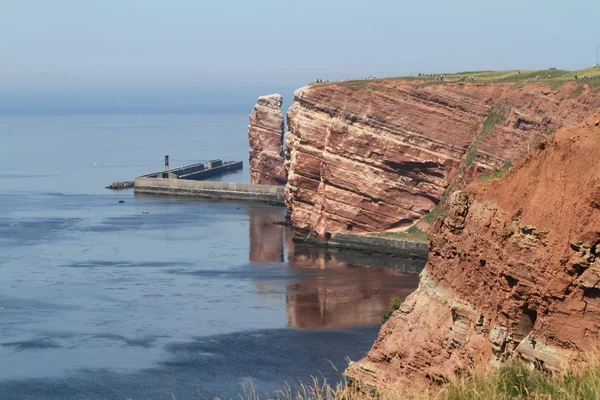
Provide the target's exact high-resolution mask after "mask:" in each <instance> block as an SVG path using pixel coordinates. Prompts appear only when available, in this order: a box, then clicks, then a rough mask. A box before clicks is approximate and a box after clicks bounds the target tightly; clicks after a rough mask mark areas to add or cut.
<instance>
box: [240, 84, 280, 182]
mask: <svg viewBox="0 0 600 400" xmlns="http://www.w3.org/2000/svg"><path fill="white" fill-rule="evenodd" d="M282 103H283V99H282V97H281V95H279V94H270V95H267V96H261V97H259V98H258V101H257V103H256V105H255V106H254V109H253V110H252V114H250V126H248V141H249V142H250V182H251V183H252V184H255V185H285V183H286V182H287V174H286V171H285V168H284V167H283V114H282V113H281V104H282Z"/></svg>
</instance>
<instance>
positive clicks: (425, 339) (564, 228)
mask: <svg viewBox="0 0 600 400" xmlns="http://www.w3.org/2000/svg"><path fill="white" fill-rule="evenodd" d="M599 154H600V113H598V114H596V115H595V116H594V117H592V119H590V120H588V121H587V122H586V123H584V124H583V125H581V126H578V127H575V128H566V129H562V130H560V131H559V132H557V133H556V135H555V136H554V137H553V138H549V139H548V142H547V143H542V144H541V145H540V146H539V149H536V150H535V151H532V153H531V154H530V155H528V156H527V157H525V158H524V159H523V160H522V161H521V162H520V164H519V165H518V166H517V167H515V168H513V170H512V171H511V172H510V173H509V174H508V175H507V176H505V177H504V178H502V179H500V180H493V181H489V182H487V183H483V184H482V183H479V184H475V185H471V186H469V187H468V188H467V189H465V190H464V191H459V192H456V193H454V194H453V195H452V197H451V200H450V208H449V210H448V212H447V213H446V215H445V217H444V218H443V219H442V220H440V221H438V222H437V223H436V224H435V225H434V226H433V229H432V231H431V232H430V241H431V244H430V255H429V260H428V263H427V266H426V267H425V270H424V272H423V274H422V277H421V282H420V285H419V288H418V289H417V291H416V292H414V293H413V294H411V295H410V296H409V297H408V298H407V300H406V302H405V303H404V304H403V305H402V307H401V308H400V310H399V311H397V312H395V313H394V315H393V316H392V317H391V318H390V320H389V321H388V322H387V323H386V324H385V325H384V326H383V327H382V328H381V331H380V334H379V338H378V339H377V341H376V343H375V344H374V346H373V348H372V349H371V351H370V352H369V354H368V355H367V357H366V358H365V359H363V360H361V361H360V362H358V363H354V364H352V365H351V366H350V367H349V369H348V371H347V374H348V375H349V376H350V377H351V378H352V379H353V380H355V381H356V382H357V383H358V385H359V386H360V387H362V388H363V389H366V390H370V388H371V387H378V388H380V389H382V390H385V389H390V388H393V387H396V386H403V385H404V387H406V385H405V384H406V383H407V382H410V387H411V388H412V389H415V388H416V389H418V388H423V387H425V386H427V385H430V384H439V383H442V382H445V381H447V380H448V379H450V378H451V377H452V376H453V375H454V374H455V373H457V372H459V371H463V370H464V369H465V368H469V367H471V366H479V367H482V366H489V365H494V364H497V363H499V362H501V361H502V360H504V359H506V358H507V357H509V356H511V355H512V356H520V357H522V358H525V359H527V360H532V361H537V362H538V363H539V364H541V365H543V366H545V367H546V368H550V369H552V368H555V367H557V366H558V365H559V363H561V361H564V360H569V359H573V358H578V357H582V355H584V354H585V351H586V350H589V349H592V348H596V347H597V343H598V339H599V334H600V264H599V263H598V261H597V260H598V259H597V257H598V256H600V157H599V156H598V155H599Z"/></svg>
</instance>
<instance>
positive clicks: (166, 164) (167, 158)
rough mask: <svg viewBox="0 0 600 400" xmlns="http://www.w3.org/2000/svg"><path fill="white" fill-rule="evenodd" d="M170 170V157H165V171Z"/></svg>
mask: <svg viewBox="0 0 600 400" xmlns="http://www.w3.org/2000/svg"><path fill="white" fill-rule="evenodd" d="M168 169H169V155H168V154H167V155H166V156H165V171H166V170H168Z"/></svg>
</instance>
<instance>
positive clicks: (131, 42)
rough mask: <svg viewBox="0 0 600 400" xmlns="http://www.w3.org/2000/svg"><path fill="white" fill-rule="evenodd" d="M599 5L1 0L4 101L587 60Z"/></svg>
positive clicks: (264, 89) (435, 0)
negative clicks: (92, 93)
mask: <svg viewBox="0 0 600 400" xmlns="http://www.w3.org/2000/svg"><path fill="white" fill-rule="evenodd" d="M550 3H552V4H550ZM599 15H600V2H598V1H591V0H584V1H580V2H576V3H571V2H559V1H554V0H553V1H552V2H550V1H548V0H544V1H538V0H520V1H514V0H503V1H502V2H485V1H481V0H478V1H470V0H469V1H461V0H453V1H448V0H429V1H411V2H408V1H403V0H395V1H383V0H371V1H368V2H367V1H356V0H343V1H341V0H340V1H338V0H335V1H334V0H331V1H329V0H319V1H315V0H302V1H291V0H243V1H242V0H212V1H205V0H169V1H166V0H52V1H50V0H1V1H0V55H1V56H0V89H2V91H3V92H4V96H3V95H2V93H0V108H3V109H5V110H6V109H8V108H10V107H11V104H10V102H11V101H14V102H15V104H21V103H19V101H22V102H24V103H23V104H25V103H27V102H28V101H29V102H31V101H33V100H32V99H33V98H35V99H36V100H35V101H38V102H43V101H44V100H43V98H44V96H46V97H50V98H52V97H53V96H55V94H56V93H62V94H63V95H64V96H67V97H68V96H71V97H70V98H71V101H75V100H74V99H77V98H78V96H80V97H85V93H87V92H94V93H96V94H98V95H99V97H102V96H105V97H106V96H108V97H107V98H118V97H119V96H120V95H117V94H118V93H120V94H124V98H127V96H130V97H131V99H133V98H137V97H139V98H140V99H143V98H144V97H145V98H148V97H149V96H148V94H149V93H161V92H164V93H165V94H167V95H168V96H173V98H181V95H180V94H181V93H188V92H189V93H192V92H193V93H198V91H204V92H203V93H205V94H206V93H215V92H219V93H226V92H227V93H231V94H232V93H235V92H236V91H239V92H240V93H241V92H244V93H248V95H249V96H250V95H251V96H255V95H256V94H265V93H269V92H270V91H271V90H278V89H280V91H286V92H291V91H292V90H293V88H297V87H300V86H303V85H305V84H306V83H309V82H311V81H314V80H315V79H316V78H321V79H340V78H360V77H365V76H369V75H375V76H377V77H384V76H400V75H409V74H417V73H419V72H427V73H431V72H433V73H435V72H458V71H465V70H467V71H468V70H489V69H493V70H505V69H542V68H548V67H556V68H562V69H580V68H584V67H587V66H590V65H592V64H593V63H594V62H595V58H596V55H595V49H596V43H598V42H600V29H599V28H598V24H597V22H598V16H599ZM194 90H195V91H194ZM127 93H129V94H127ZM169 93H170V94H169ZM189 93H188V94H189ZM17 94H18V95H17ZM111 96H112V97H111ZM115 96H116V97H115ZM136 96H137V97H136ZM168 96H167V97H168ZM184 97H185V96H184ZM18 98H21V100H19V99H18ZM121 98H123V96H121ZM188 98H189V95H188ZM40 104H41V103H40ZM13 108H14V107H13Z"/></svg>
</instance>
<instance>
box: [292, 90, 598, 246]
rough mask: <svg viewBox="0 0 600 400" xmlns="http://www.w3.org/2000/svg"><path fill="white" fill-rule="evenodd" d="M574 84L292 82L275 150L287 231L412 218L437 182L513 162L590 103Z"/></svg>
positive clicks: (452, 184) (362, 226)
mask: <svg viewBox="0 0 600 400" xmlns="http://www.w3.org/2000/svg"><path fill="white" fill-rule="evenodd" d="M576 88H577V86H576V83H574V82H567V83H565V84H563V85H562V86H560V87H559V88H557V89H554V88H550V87H548V86H545V85H544V84H542V83H530V84H527V85H524V86H518V85H515V83H512V82H494V83H473V82H469V83H447V84H440V85H428V84H423V83H419V82H418V81H408V80H393V79H388V80H376V81H362V82H347V83H338V84H331V85H315V86H311V87H304V88H301V89H299V90H297V91H296V93H295V94H294V102H293V105H292V107H291V108H290V110H289V111H288V113H287V118H288V130H289V132H287V133H286V150H285V151H286V168H287V170H288V185H287V188H286V192H287V193H286V202H287V207H288V211H289V213H290V214H291V219H292V222H293V225H294V227H295V229H296V231H297V233H298V234H300V235H303V236H307V235H312V236H313V237H314V238H317V239H321V240H326V239H327V238H328V236H329V235H330V234H331V233H334V232H341V231H346V230H349V229H352V230H353V232H355V233H356V232H369V231H382V230H387V229H392V228H396V227H403V226H408V225H410V224H412V223H413V222H414V221H415V220H417V219H419V218H421V217H422V216H424V215H426V214H427V213H428V212H429V211H430V210H432V209H433V208H435V207H436V205H437V204H438V202H439V201H440V199H441V198H442V196H443V195H444V193H445V192H446V191H447V190H448V191H449V192H451V191H453V190H456V189H459V188H461V187H463V186H466V184H468V183H469V182H471V181H472V180H474V179H476V178H477V177H478V176H479V175H481V174H482V173H484V172H488V171H491V170H493V169H495V168H502V167H503V166H504V165H505V164H506V163H507V162H511V163H515V162H516V161H517V160H519V159H520V158H521V157H523V156H524V155H525V154H527V153H528V151H531V150H533V149H534V148H535V147H536V146H537V145H538V144H539V143H541V142H542V141H544V140H546V139H547V138H548V137H549V134H550V133H552V132H553V131H554V130H555V129H557V128H559V127H561V126H569V125H573V124H577V123H581V122H582V121H583V120H584V119H585V118H586V117H587V116H589V115H590V114H591V113H592V112H593V111H594V110H596V109H598V107H600V96H599V95H598V91H594V90H593V89H590V88H589V87H586V88H585V90H584V91H583V92H577V90H576ZM449 188H450V189H449Z"/></svg>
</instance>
